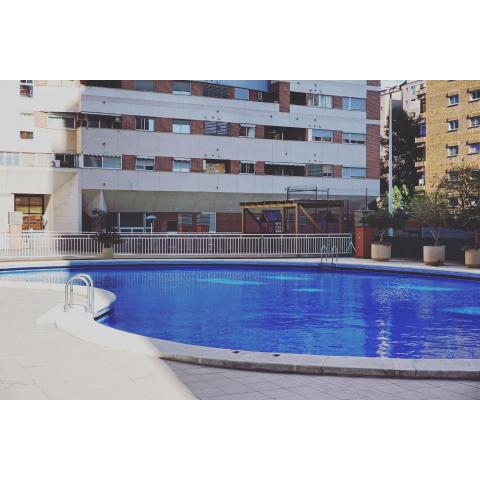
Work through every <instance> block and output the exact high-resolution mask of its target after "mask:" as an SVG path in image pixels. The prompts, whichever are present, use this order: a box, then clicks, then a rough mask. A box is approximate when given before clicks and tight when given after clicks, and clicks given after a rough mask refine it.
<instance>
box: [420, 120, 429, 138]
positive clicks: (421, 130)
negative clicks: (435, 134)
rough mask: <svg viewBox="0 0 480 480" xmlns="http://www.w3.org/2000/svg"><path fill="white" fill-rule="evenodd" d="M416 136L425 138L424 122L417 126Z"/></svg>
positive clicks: (425, 128) (425, 125)
mask: <svg viewBox="0 0 480 480" xmlns="http://www.w3.org/2000/svg"><path fill="white" fill-rule="evenodd" d="M418 136H419V137H426V136H427V124H426V123H425V122H420V123H419V124H418Z"/></svg>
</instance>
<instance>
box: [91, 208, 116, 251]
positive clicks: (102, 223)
mask: <svg viewBox="0 0 480 480" xmlns="http://www.w3.org/2000/svg"><path fill="white" fill-rule="evenodd" d="M92 213H93V224H94V228H95V229H96V230H97V232H96V233H95V238H96V240H97V242H99V243H100V245H102V253H101V255H100V256H101V257H102V258H113V246H114V245H119V244H120V243H122V238H121V237H120V234H119V233H118V232H117V231H116V230H115V228H114V227H113V226H112V225H111V223H110V222H109V221H108V215H107V213H106V212H104V211H103V210H100V209H98V208H97V209H95V210H93V212H92Z"/></svg>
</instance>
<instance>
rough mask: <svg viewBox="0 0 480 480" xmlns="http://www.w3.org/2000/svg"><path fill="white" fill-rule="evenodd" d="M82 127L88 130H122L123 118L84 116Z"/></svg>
mask: <svg viewBox="0 0 480 480" xmlns="http://www.w3.org/2000/svg"><path fill="white" fill-rule="evenodd" d="M81 125H85V126H86V127H88V128H116V129H118V130H120V129H121V128H122V117H118V116H113V115H84V118H83V120H82V121H81Z"/></svg>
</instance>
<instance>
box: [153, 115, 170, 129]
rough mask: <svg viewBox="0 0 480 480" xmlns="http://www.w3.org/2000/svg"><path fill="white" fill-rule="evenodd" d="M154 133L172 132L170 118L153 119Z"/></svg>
mask: <svg viewBox="0 0 480 480" xmlns="http://www.w3.org/2000/svg"><path fill="white" fill-rule="evenodd" d="M155 131H157V132H170V133H171V132H172V119H171V118H162V117H157V118H155Z"/></svg>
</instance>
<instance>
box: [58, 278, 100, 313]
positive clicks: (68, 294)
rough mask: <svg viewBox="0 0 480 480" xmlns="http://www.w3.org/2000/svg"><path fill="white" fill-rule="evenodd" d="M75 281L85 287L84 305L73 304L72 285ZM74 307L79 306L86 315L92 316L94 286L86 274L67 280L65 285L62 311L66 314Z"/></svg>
mask: <svg viewBox="0 0 480 480" xmlns="http://www.w3.org/2000/svg"><path fill="white" fill-rule="evenodd" d="M75 281H81V282H83V284H84V285H85V286H86V287H87V302H86V303H77V304H74V303H73V284H74V282H75ZM74 305H80V306H82V307H84V308H85V311H86V312H87V313H91V314H92V315H93V314H94V311H93V308H94V286H93V280H92V277H91V276H90V275H87V274H86V273H77V274H76V275H74V276H73V277H71V278H69V279H68V280H67V283H66V284H65V304H64V306H63V311H64V312H68V311H69V310H70V309H71V308H72V307H73V306H74Z"/></svg>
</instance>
